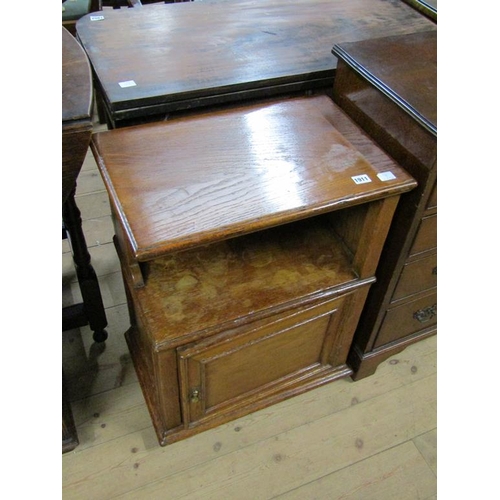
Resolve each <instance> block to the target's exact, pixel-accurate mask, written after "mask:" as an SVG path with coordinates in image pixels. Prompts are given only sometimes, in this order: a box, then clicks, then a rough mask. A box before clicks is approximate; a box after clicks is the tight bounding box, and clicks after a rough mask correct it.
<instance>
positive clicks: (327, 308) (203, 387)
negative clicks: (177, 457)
mask: <svg viewBox="0 0 500 500" xmlns="http://www.w3.org/2000/svg"><path fill="white" fill-rule="evenodd" d="M343 302H344V299H343V298H338V299H336V300H333V301H329V302H327V303H322V304H320V305H319V306H315V307H312V308H308V309H306V310H302V311H300V312H295V313H293V312H292V313H288V315H284V316H280V317H279V318H277V319H276V318H274V319H269V320H268V321H267V322H265V323H264V324H262V323H261V322H259V324H258V326H256V327H254V328H251V327H248V328H247V330H246V331H242V332H239V331H237V330H233V331H231V332H225V333H222V334H219V335H216V336H214V337H212V338H210V339H207V340H203V341H200V342H198V343H196V344H193V345H190V346H187V347H183V348H179V349H178V357H179V368H180V377H181V392H183V395H184V401H185V402H184V414H185V416H184V418H185V420H187V421H189V422H194V421H197V420H200V419H203V418H205V417H210V416H217V415H220V414H221V413H224V412H228V411H230V410H231V409H233V408H237V407H239V406H242V405H246V404H249V403H251V402H252V401H253V400H257V399H259V398H260V397H262V396H263V395H266V394H267V395H269V394H273V393H277V392H279V391H280V390H283V388H284V387H288V386H290V385H291V384H294V383H297V381H300V380H305V379H307V378H308V376H309V375H312V374H315V373H317V371H318V370H321V369H322V367H325V366H329V357H330V356H329V355H330V352H331V351H332V346H333V344H334V341H335V334H336V331H337V330H338V327H337V324H338V319H339V317H340V311H341V308H342V305H343ZM343 362H344V363H345V360H343Z"/></svg>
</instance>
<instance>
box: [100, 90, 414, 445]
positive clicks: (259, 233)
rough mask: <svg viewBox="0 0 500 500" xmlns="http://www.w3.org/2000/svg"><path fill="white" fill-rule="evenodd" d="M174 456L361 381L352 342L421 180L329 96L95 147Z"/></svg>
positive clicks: (134, 323) (147, 372)
mask: <svg viewBox="0 0 500 500" xmlns="http://www.w3.org/2000/svg"><path fill="white" fill-rule="evenodd" d="M92 148H93V151H94V155H95V157H96V160H97V163H98V165H99V167H100V170H101V172H102V175H103V178H104V181H105V184H106V187H107V189H108V192H109V194H110V200H111V205H112V211H113V215H114V220H115V231H116V237H115V240H116V246H117V250H118V253H119V256H120V261H121V263H122V270H123V275H124V281H125V285H126V290H127V294H128V301H129V309H130V314H131V328H130V330H129V331H128V332H127V333H126V338H127V342H128V344H129V347H130V351H131V354H132V357H133V360H134V363H135V366H136V370H137V372H138V376H139V379H140V382H141V385H142V388H143V392H144V395H145V399H146V401H147V404H148V407H149V410H150V413H151V416H152V420H153V423H154V426H155V429H156V431H157V435H158V439H159V442H160V444H162V445H165V444H168V443H171V442H174V441H177V440H179V439H183V438H186V437H188V436H190V435H192V434H195V433H197V432H200V431H202V430H205V429H208V428H210V427H213V426H216V425H219V424H221V423H223V422H226V421H228V420H231V419H234V418H236V417H238V416H241V415H244V414H246V413H249V412H252V411H255V410H257V409H259V408H262V407H265V406H267V405H270V404H273V403H275V402H277V401H280V400H282V399H284V398H288V397H290V396H293V395H295V394H298V393H301V392H303V391H306V390H309V389H312V388H314V387H317V386H319V385H321V384H324V383H327V382H330V381H332V380H335V379H338V378H339V377H345V376H349V375H350V374H351V373H352V370H351V369H350V367H349V366H348V365H347V356H348V352H349V348H350V346H351V341H352V336H353V334H354V330H355V328H356V324H357V321H358V318H359V314H360V312H361V309H362V308H363V304H364V301H365V298H366V294H367V292H368V290H369V287H370V285H371V284H372V283H373V282H374V281H375V268H376V266H377V263H378V259H379V255H380V252H381V250H382V247H383V244H384V241H385V237H386V234H387V231H388V229H389V226H390V223H391V220H392V216H393V213H394V210H395V208H396V206H397V202H398V200H399V197H400V195H401V193H404V192H407V191H409V190H411V189H413V188H414V187H415V185H416V183H415V181H414V179H413V178H412V177H411V176H410V175H409V174H408V173H407V172H405V171H404V170H403V169H401V168H400V167H398V166H397V164H396V163H395V162H394V161H393V160H391V159H390V158H389V157H388V156H387V155H386V154H385V153H384V152H383V151H382V150H381V149H380V148H379V147H377V146H376V145H375V144H374V143H373V142H372V141H371V139H369V138H368V137H367V136H366V135H365V134H364V133H363V132H362V131H361V129H359V128H358V127H357V126H356V125H355V124H354V123H353V122H352V120H350V119H349V118H348V117H347V116H346V115H345V114H344V113H343V112H342V111H341V110H340V109H339V108H338V107H337V106H335V105H334V104H333V102H332V101H331V100H330V99H329V98H327V97H325V96H322V97H316V98H302V99H290V100H285V101H281V102H268V103H261V104H254V105H248V106H245V107H241V108H236V109H233V110H229V111H228V110H226V111H218V112H214V113H207V114H204V115H203V114H202V115H198V116H196V117H190V118H183V119H177V120H172V121H171V122H165V123H159V124H151V125H143V126H139V127H130V128H124V129H117V130H112V131H109V132H104V133H101V134H96V135H94V138H93V143H92Z"/></svg>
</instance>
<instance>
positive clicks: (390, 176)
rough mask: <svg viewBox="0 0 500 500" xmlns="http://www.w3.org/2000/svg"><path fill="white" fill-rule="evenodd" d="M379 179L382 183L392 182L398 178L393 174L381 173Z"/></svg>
mask: <svg viewBox="0 0 500 500" xmlns="http://www.w3.org/2000/svg"><path fill="white" fill-rule="evenodd" d="M377 177H378V178H379V179H380V180H381V181H392V180H393V179H395V178H396V176H395V175H394V174H393V173H392V172H380V174H377Z"/></svg>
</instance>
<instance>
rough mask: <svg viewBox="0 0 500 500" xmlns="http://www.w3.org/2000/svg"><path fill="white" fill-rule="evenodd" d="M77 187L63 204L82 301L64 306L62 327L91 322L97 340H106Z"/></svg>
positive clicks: (101, 309) (102, 312)
mask: <svg viewBox="0 0 500 500" xmlns="http://www.w3.org/2000/svg"><path fill="white" fill-rule="evenodd" d="M75 189H76V187H75ZM75 189H73V191H72V192H71V194H70V195H69V196H68V199H67V201H66V202H65V203H64V205H63V222H64V226H65V228H66V232H67V235H68V237H69V241H70V244H71V249H72V252H73V261H74V263H75V267H76V273H77V277H78V283H79V285H80V290H81V293H82V298H83V304H76V305H75V306H70V307H68V308H64V309H63V331H65V330H69V329H72V328H79V327H81V326H84V325H87V324H88V325H89V326H90V329H91V330H92V331H93V332H94V335H93V338H94V341H95V342H104V341H105V340H106V339H107V338H108V333H107V332H106V330H105V328H106V326H107V325H108V321H107V319H106V313H105V311H104V304H103V302H102V296H101V290H100V288H99V282H98V280H97V275H96V273H95V271H94V268H93V267H92V265H91V263H90V254H89V251H88V249H87V243H86V241H85V236H84V234H83V230H82V219H81V216H80V210H79V209H78V206H77V205H76V202H75V196H74V195H75Z"/></svg>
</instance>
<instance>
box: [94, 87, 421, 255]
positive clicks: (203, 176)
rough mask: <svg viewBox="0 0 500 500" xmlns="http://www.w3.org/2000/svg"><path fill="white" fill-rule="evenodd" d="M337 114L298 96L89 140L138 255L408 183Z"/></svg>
mask: <svg viewBox="0 0 500 500" xmlns="http://www.w3.org/2000/svg"><path fill="white" fill-rule="evenodd" d="M338 120H340V121H345V120H348V119H347V118H346V116H345V115H344V114H343V113H342V111H341V110H340V109H339V108H338V107H337V106H336V105H335V104H333V102H332V101H331V100H330V99H329V98H328V97H326V96H320V97H311V98H297V99H289V100H284V101H281V102H280V101H275V102H271V103H269V102H268V103H266V104H258V105H252V106H242V107H240V108H234V109H231V110H225V111H218V112H214V113H207V114H200V115H196V116H194V117H188V118H182V119H176V120H172V121H169V122H161V123H155V124H150V125H143V126H138V127H128V128H123V129H116V130H111V131H106V132H101V133H98V134H95V135H94V136H93V139H92V148H93V152H94V155H95V156H96V159H97V163H98V165H99V168H100V169H101V172H102V175H103V178H104V182H105V183H106V187H107V189H108V192H109V193H110V198H111V202H112V204H113V206H114V210H115V213H116V214H117V216H118V218H119V220H120V223H121V225H122V227H123V228H124V230H125V233H126V234H127V237H128V239H129V241H130V243H131V246H132V249H133V251H134V252H135V257H136V258H137V259H138V260H140V261H146V260H151V259H155V258H157V257H159V256H161V255H163V254H166V253H168V252H171V251H175V250H180V249H185V248H188V247H190V246H199V245H203V244H207V243H212V242H215V241H220V240H224V239H228V238H231V237H235V236H239V235H242V234H246V233H251V232H255V231H258V230H262V229H265V228H267V227H272V226H277V225H280V224H285V223H287V222H292V221H295V220H299V219H304V218H307V217H311V216H314V215H317V214H319V213H323V212H328V211H333V210H337V209H341V208H344V207H347V206H350V205H356V204H360V203H363V202H367V201H371V200H374V199H379V198H384V197H387V196H390V195H395V194H400V193H402V192H405V191H407V190H410V189H412V188H413V187H414V186H415V181H414V180H413V179H412V178H411V177H410V176H409V174H407V173H406V172H405V171H404V170H402V169H401V168H399V167H398V166H397V165H396V164H395V163H394V162H392V161H391V160H390V159H388V157H387V156H384V155H383V153H380V154H381V155H382V156H383V157H384V161H380V163H379V164H378V165H374V164H373V163H370V162H368V161H367V159H366V158H365V157H364V156H363V155H362V154H361V153H360V152H358V150H357V149H356V148H355V147H354V146H353V145H352V144H351V142H352V141H353V140H354V141H356V140H358V139H359V138H361V137H364V139H363V140H364V141H368V140H369V139H367V138H366V136H364V135H363V134H362V132H361V131H360V130H359V129H357V128H356V129H355V134H354V135H353V136H352V137H350V140H351V142H349V141H348V140H347V139H346V138H345V137H344V136H343V135H342V134H341V133H340V132H339V131H338V130H337V129H336V122H337V121H338ZM351 123H352V122H351ZM351 126H353V125H351ZM370 144H372V143H371V142H370ZM376 151H379V150H378V149H377V150H376ZM377 154H378V153H377ZM363 180H365V181H368V182H364V183H363ZM359 181H361V183H357V182H359Z"/></svg>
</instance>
